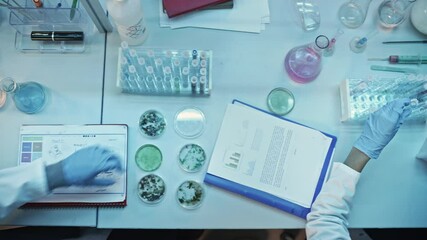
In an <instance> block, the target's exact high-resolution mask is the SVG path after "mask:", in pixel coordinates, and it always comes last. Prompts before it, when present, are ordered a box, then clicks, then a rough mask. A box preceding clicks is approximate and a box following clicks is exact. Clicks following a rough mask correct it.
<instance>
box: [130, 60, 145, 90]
mask: <svg viewBox="0 0 427 240" xmlns="http://www.w3.org/2000/svg"><path fill="white" fill-rule="evenodd" d="M128 69H129V82H130V85H131V86H132V92H142V91H143V89H142V86H141V85H140V83H139V81H140V79H139V76H138V73H137V72H136V68H135V66H134V65H129V68H128Z"/></svg>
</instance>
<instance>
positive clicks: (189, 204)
mask: <svg viewBox="0 0 427 240" xmlns="http://www.w3.org/2000/svg"><path fill="white" fill-rule="evenodd" d="M204 197H205V190H204V189H203V187H202V185H201V184H200V183H198V182H196V181H193V180H187V181H185V182H183V183H181V185H179V187H178V190H177V191H176V199H177V201H178V203H179V205H181V206H182V207H183V208H186V209H195V208H198V207H199V206H200V205H201V204H202V201H203V199H204Z"/></svg>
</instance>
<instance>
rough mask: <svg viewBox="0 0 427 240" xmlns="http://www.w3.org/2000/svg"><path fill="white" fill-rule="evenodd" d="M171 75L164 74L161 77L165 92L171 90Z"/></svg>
mask: <svg viewBox="0 0 427 240" xmlns="http://www.w3.org/2000/svg"><path fill="white" fill-rule="evenodd" d="M171 84H172V76H170V75H169V76H165V77H164V78H163V85H164V87H165V91H166V92H171V91H172V85H171Z"/></svg>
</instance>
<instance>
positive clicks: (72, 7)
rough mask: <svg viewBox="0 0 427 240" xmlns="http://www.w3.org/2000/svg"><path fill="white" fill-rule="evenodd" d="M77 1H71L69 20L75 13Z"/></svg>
mask: <svg viewBox="0 0 427 240" xmlns="http://www.w3.org/2000/svg"><path fill="white" fill-rule="evenodd" d="M77 1H78V0H73V3H72V5H71V11H70V20H73V18H74V15H75V14H76V8H77Z"/></svg>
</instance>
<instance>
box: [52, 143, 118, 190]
mask: <svg viewBox="0 0 427 240" xmlns="http://www.w3.org/2000/svg"><path fill="white" fill-rule="evenodd" d="M60 163H61V165H62V172H63V177H64V182H65V185H68V186H69V185H98V186H108V185H112V184H114V180H113V179H96V178H95V177H96V176H97V175H98V174H99V173H102V172H106V171H111V170H118V171H122V166H121V161H120V157H119V156H117V155H116V154H114V153H113V152H112V151H111V150H109V149H108V148H104V147H101V146H97V145H96V146H90V147H86V148H83V149H80V150H78V151H76V152H74V153H73V154H71V155H70V156H69V157H67V158H65V159H64V160H62V161H61V162H60Z"/></svg>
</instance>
